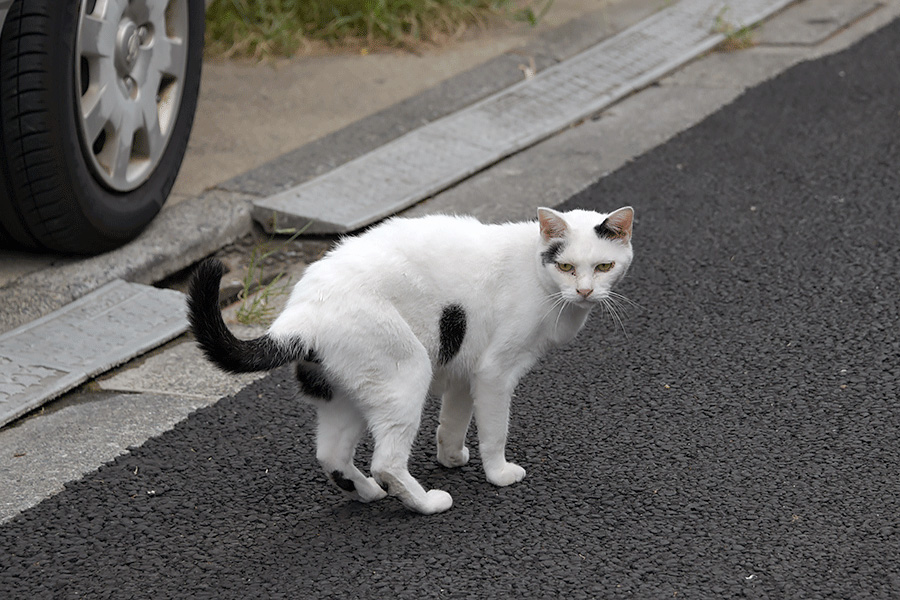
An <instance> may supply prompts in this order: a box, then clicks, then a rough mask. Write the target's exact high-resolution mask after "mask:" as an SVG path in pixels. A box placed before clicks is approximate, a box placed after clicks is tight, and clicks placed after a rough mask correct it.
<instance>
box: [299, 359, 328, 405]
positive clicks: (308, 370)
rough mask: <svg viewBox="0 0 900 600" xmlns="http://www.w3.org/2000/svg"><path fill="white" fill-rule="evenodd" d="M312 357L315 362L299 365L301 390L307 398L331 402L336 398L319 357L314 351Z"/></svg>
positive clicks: (300, 363)
mask: <svg viewBox="0 0 900 600" xmlns="http://www.w3.org/2000/svg"><path fill="white" fill-rule="evenodd" d="M310 355H312V358H313V359H314V360H311V361H309V362H298V363H297V381H298V382H299V383H300V390H301V391H302V392H303V393H304V394H306V395H307V396H312V397H313V398H318V399H319V400H331V398H332V397H333V396H334V391H333V390H332V389H331V384H330V383H328V379H327V378H326V377H325V373H324V371H323V370H322V366H321V363H320V361H319V359H318V357H316V356H315V353H314V352H312V351H310Z"/></svg>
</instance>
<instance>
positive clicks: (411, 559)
mask: <svg viewBox="0 0 900 600" xmlns="http://www.w3.org/2000/svg"><path fill="white" fill-rule="evenodd" d="M898 39H900V22H894V23H892V24H891V25H889V26H888V27H886V28H885V29H882V30H881V31H879V32H876V33H875V34H873V35H871V36H869V37H868V38H866V39H864V40H863V41H862V42H860V43H859V44H857V45H856V46H854V47H852V48H850V49H849V50H847V51H845V52H843V53H841V54H838V55H835V56H832V57H827V58H824V59H820V60H817V61H814V62H808V63H803V64H800V65H798V66H796V67H795V68H792V69H791V70H789V71H787V72H785V73H784V74H782V75H781V76H779V77H777V78H775V79H773V80H771V81H769V82H767V83H765V84H763V85H760V86H758V87H756V88H754V89H751V90H749V91H748V92H747V93H746V94H744V95H743V96H742V97H740V98H739V99H738V100H737V101H736V102H734V103H733V104H731V105H729V106H727V107H725V108H724V109H722V110H721V111H719V112H718V113H716V114H714V115H713V116H711V117H710V118H708V119H706V120H705V121H704V122H702V123H701V124H699V125H698V126H696V127H694V128H692V129H690V130H688V131H686V132H684V133H682V134H680V135H679V136H677V137H676V138H674V139H673V140H671V141H670V142H668V143H667V144H665V145H663V146H661V147H659V148H657V149H655V150H653V151H652V152H650V153H648V154H646V155H644V156H643V157H641V158H639V159H637V160H635V161H633V162H632V163H630V164H629V165H627V166H625V167H624V168H622V169H621V170H619V171H617V172H615V173H613V174H612V175H610V176H608V177H606V178H604V179H602V180H601V181H600V182H598V184H597V185H596V186H594V187H592V188H591V189H589V190H587V191H585V192H584V193H583V194H581V195H579V196H578V197H576V198H574V199H572V200H571V201H569V202H568V203H567V204H566V205H565V206H564V208H571V207H576V206H581V207H596V208H600V209H612V208H617V207H619V206H622V205H626V204H630V205H633V206H634V207H635V208H636V211H637V217H638V220H637V223H636V226H635V241H634V243H635V248H636V258H635V263H634V267H633V270H632V271H631V273H630V275H629V278H628V279H627V281H626V282H625V284H624V286H623V287H622V289H621V290H620V291H622V292H623V293H625V294H626V295H627V296H629V297H630V298H632V299H633V300H634V301H635V302H637V303H639V304H640V308H637V309H631V310H629V311H628V315H627V317H626V318H625V329H626V330H627V335H625V334H624V333H623V331H622V329H621V328H620V327H618V326H617V325H616V324H615V322H614V321H613V320H612V319H610V318H609V317H606V316H605V315H603V314H602V313H601V312H600V311H598V314H596V315H595V316H594V318H593V320H592V321H591V322H590V324H589V325H588V327H587V329H586V330H585V331H584V332H583V333H582V335H580V336H579V338H578V339H577V340H576V342H575V343H573V344H572V345H571V346H569V347H567V348H565V349H561V350H558V351H556V352H554V353H552V354H551V355H549V356H548V357H547V358H546V359H545V360H543V361H542V362H541V363H540V364H539V365H538V366H537V368H536V369H535V370H534V371H533V372H532V373H531V374H530V375H529V376H528V377H527V378H526V379H525V380H524V381H523V382H522V384H521V385H520V387H519V389H518V391H517V396H516V398H515V400H514V404H513V415H512V422H511V435H510V443H509V451H508V456H509V457H510V459H511V460H515V461H516V462H518V463H519V464H521V465H523V466H524V467H525V468H526V469H527V470H528V476H527V477H526V479H525V480H524V481H523V482H522V483H519V484H517V485H513V486H511V487H508V488H502V489H501V488H495V487H493V486H491V485H490V484H488V483H487V482H486V481H485V480H484V476H483V474H482V472H481V469H480V463H479V461H478V458H477V451H476V452H473V460H472V462H471V463H470V464H469V465H467V466H466V467H463V468H461V469H457V470H449V469H444V468H442V467H440V466H438V465H437V463H436V461H435V458H434V447H433V443H432V439H433V432H434V428H435V425H436V423H435V413H436V406H435V403H434V402H432V403H430V404H429V407H428V409H427V412H426V417H425V419H424V422H423V427H422V432H421V434H420V436H419V443H418V445H417V447H416V449H415V451H414V459H413V461H412V463H411V469H412V471H413V473H414V474H416V475H417V476H418V477H420V479H421V480H422V481H423V482H425V484H426V485H428V486H431V487H438V488H441V489H445V490H447V491H449V492H450V493H451V494H453V498H454V506H453V508H452V509H451V510H450V511H449V512H447V513H444V514H441V515H437V516H431V517H423V516H418V515H414V514H410V513H408V512H406V511H405V510H404V509H403V508H402V507H401V505H400V504H399V503H398V502H396V501H395V500H392V499H387V500H384V501H381V502H378V503H375V504H373V505H360V504H356V503H352V502H350V501H348V500H345V499H344V498H343V497H342V495H341V493H340V491H339V490H337V488H336V487H334V486H332V485H329V484H327V483H326V479H325V476H324V474H322V473H321V472H320V471H319V468H318V466H317V465H316V462H315V457H314V450H313V437H314V436H313V422H312V410H311V409H310V408H309V407H308V406H306V405H305V404H303V403H302V402H300V401H298V399H297V398H296V386H295V385H294V383H293V382H291V381H290V380H289V371H288V370H287V369H282V370H279V371H276V372H274V373H273V374H272V375H271V376H269V377H267V378H265V379H263V380H260V381H259V382H257V383H255V384H253V385H251V386H250V387H248V388H246V389H245V390H243V391H242V392H240V393H238V394H237V395H235V396H234V397H230V398H226V399H224V400H222V401H221V402H219V403H218V404H216V405H215V406H212V407H209V408H207V409H203V410H200V411H198V412H196V413H195V414H193V415H192V416H191V417H190V418H188V419H187V420H186V421H184V422H182V423H180V424H179V425H178V426H177V427H176V428H175V429H174V430H172V431H170V432H168V433H166V434H164V435H162V436H160V437H158V438H154V439H151V440H149V441H148V442H146V443H145V444H144V445H142V446H141V447H139V448H134V449H132V451H131V452H130V454H128V455H126V456H123V457H121V458H119V459H117V460H115V461H114V462H113V463H110V464H108V465H106V466H104V467H102V468H101V469H99V470H98V471H97V472H96V473H94V474H92V475H89V476H87V477H85V478H84V479H83V480H80V481H77V482H73V483H71V484H69V485H68V486H67V487H66V489H65V491H63V492H62V493H60V494H58V495H57V496H55V497H53V498H51V499H48V500H46V501H44V502H43V503H41V504H40V505H38V506H36V507H34V508H32V509H30V510H28V511H26V512H25V513H23V514H21V515H19V516H18V517H16V518H15V519H13V520H12V521H10V522H8V523H7V524H5V525H3V526H2V527H0V548H3V552H2V554H0V597H2V598H5V599H6V598H9V599H19V598H81V597H86V598H116V599H120V598H131V597H148V598H217V599H222V598H272V599H275V598H325V597H335V598H383V597H391V598H396V599H400V598H552V597H559V598H567V599H577V598H619V597H622V598H626V597H635V598H673V597H675V598H715V599H721V598H738V597H746V598H804V597H810V598H825V597H840V598H855V599H860V598H892V597H893V598H896V597H900V477H898V475H900V406H898V387H900V299H898V283H900V282H898V279H900V275H898V273H900V233H898V231H900V225H898V224H900V202H898V200H900V101H898V98H900V44H898V43H897V40H898ZM647 118H648V119H652V118H653V115H647ZM470 444H471V445H472V446H473V449H475V447H476V445H475V443H474V440H471V441H470ZM369 452H370V449H369V448H368V447H366V448H363V449H361V451H360V458H361V462H362V463H364V462H365V461H366V460H367V457H368V454H369Z"/></svg>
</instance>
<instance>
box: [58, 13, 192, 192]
mask: <svg viewBox="0 0 900 600" xmlns="http://www.w3.org/2000/svg"><path fill="white" fill-rule="evenodd" d="M188 1H189V0H82V3H81V8H80V14H79V21H78V37H77V41H76V55H75V85H76V89H75V97H76V102H77V108H78V110H77V115H78V119H79V121H80V126H81V127H80V128H81V148H82V152H83V154H84V156H85V159H86V161H87V163H88V165H89V166H90V167H91V168H92V170H93V172H94V174H95V175H96V176H97V179H98V180H99V181H100V182H102V183H103V184H104V185H105V186H106V187H108V188H110V189H112V190H114V191H118V192H129V191H131V190H134V189H136V188H137V187H139V186H140V185H141V184H143V183H144V182H145V181H146V180H147V179H148V178H149V177H150V176H151V175H152V174H153V172H154V171H155V169H156V167H157V166H158V165H159V162H160V160H161V159H162V156H163V152H164V150H165V148H166V145H167V144H168V142H169V138H170V137H171V135H172V129H173V128H174V125H175V120H176V117H177V116H178V112H179V108H180V106H181V94H182V89H183V87H184V84H185V81H184V78H185V74H186V71H187V54H188V42H189V40H188Z"/></svg>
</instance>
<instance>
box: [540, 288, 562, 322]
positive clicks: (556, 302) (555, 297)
mask: <svg viewBox="0 0 900 600" xmlns="http://www.w3.org/2000/svg"><path fill="white" fill-rule="evenodd" d="M547 300H552V302H551V304H550V308H548V309H547V311H546V312H545V313H544V315H543V316H542V317H541V322H542V323H543V322H544V319H546V318H547V315H549V314H550V313H552V312H553V311H554V310H555V309H556V307H558V306H561V305H562V304H563V303H564V302H565V298H563V293H562V292H561V291H560V292H554V293H552V294H550V295H549V296H547ZM561 313H562V311H561V310H560V314H561ZM556 319H557V323H558V322H559V315H557V317H556Z"/></svg>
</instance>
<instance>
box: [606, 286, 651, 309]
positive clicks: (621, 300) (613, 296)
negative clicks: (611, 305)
mask: <svg viewBox="0 0 900 600" xmlns="http://www.w3.org/2000/svg"><path fill="white" fill-rule="evenodd" d="M607 294H608V295H609V298H610V300H614V301H616V302H617V303H618V304H620V305H622V304H625V305H628V306H633V307H634V308H637V309H639V310H643V309H644V307H643V306H641V305H640V304H638V303H637V302H635V301H634V300H632V299H631V298H628V297H627V296H625V295H624V294H620V293H618V292H614V291H612V290H609V291H608V292H607Z"/></svg>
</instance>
